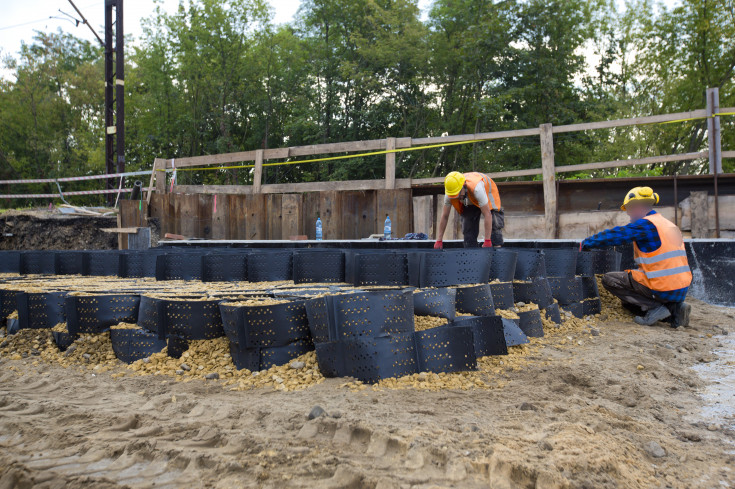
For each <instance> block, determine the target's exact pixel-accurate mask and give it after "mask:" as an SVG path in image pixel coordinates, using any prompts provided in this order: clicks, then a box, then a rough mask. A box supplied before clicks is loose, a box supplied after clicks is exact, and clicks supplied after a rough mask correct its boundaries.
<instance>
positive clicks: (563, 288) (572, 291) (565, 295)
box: [547, 277, 583, 307]
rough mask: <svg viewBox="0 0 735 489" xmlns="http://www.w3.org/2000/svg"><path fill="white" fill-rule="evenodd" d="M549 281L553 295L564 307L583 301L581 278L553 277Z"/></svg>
mask: <svg viewBox="0 0 735 489" xmlns="http://www.w3.org/2000/svg"><path fill="white" fill-rule="evenodd" d="M547 280H548V282H549V286H550V287H551V294H552V295H553V296H554V299H556V300H558V301H559V304H561V305H562V307H563V306H564V305H566V304H571V303H574V302H579V301H581V300H582V298H583V296H582V279H581V277H553V278H549V279H547Z"/></svg>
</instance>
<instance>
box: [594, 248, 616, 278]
mask: <svg viewBox="0 0 735 489" xmlns="http://www.w3.org/2000/svg"><path fill="white" fill-rule="evenodd" d="M592 253H594V257H595V259H594V263H595V265H594V268H595V269H594V272H595V274H603V273H607V272H617V271H619V270H620V262H621V260H622V258H623V255H622V254H621V253H619V252H617V251H615V250H593V251H592Z"/></svg>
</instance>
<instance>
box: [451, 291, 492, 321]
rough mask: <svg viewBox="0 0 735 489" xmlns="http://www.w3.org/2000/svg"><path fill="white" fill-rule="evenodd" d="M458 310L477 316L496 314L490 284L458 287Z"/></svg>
mask: <svg viewBox="0 0 735 489" xmlns="http://www.w3.org/2000/svg"><path fill="white" fill-rule="evenodd" d="M457 312H461V313H465V314H474V315H475V316H495V305H494V303H493V294H492V292H491V290H490V285H489V284H484V285H472V286H465V287H457Z"/></svg>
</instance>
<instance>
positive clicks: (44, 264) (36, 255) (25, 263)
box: [20, 251, 56, 275]
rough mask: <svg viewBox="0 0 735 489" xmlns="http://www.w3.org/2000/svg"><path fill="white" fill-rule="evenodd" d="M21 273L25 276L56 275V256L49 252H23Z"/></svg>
mask: <svg viewBox="0 0 735 489" xmlns="http://www.w3.org/2000/svg"><path fill="white" fill-rule="evenodd" d="M20 273H21V274H24V275H31V274H41V275H53V274H55V273H56V254H55V253H53V252H48V251H23V252H22V253H21V255H20Z"/></svg>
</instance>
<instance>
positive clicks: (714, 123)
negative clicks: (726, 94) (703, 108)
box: [707, 88, 722, 173]
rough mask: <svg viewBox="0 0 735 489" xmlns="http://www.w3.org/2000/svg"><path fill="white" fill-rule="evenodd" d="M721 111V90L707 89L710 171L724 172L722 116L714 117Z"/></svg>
mask: <svg viewBox="0 0 735 489" xmlns="http://www.w3.org/2000/svg"><path fill="white" fill-rule="evenodd" d="M719 112H720V90H719V89H718V88H708V89H707V141H708V143H709V172H710V173H722V141H721V138H720V118H719V117H712V116H713V115H714V114H717V113H719Z"/></svg>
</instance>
